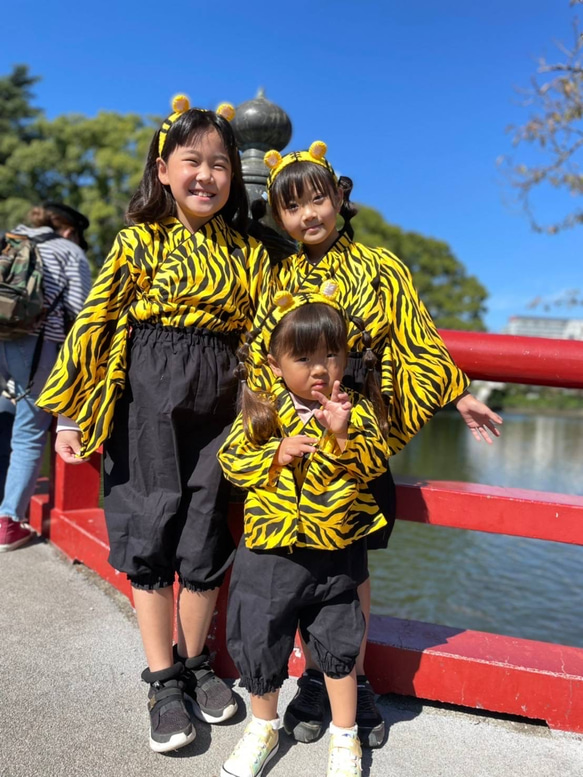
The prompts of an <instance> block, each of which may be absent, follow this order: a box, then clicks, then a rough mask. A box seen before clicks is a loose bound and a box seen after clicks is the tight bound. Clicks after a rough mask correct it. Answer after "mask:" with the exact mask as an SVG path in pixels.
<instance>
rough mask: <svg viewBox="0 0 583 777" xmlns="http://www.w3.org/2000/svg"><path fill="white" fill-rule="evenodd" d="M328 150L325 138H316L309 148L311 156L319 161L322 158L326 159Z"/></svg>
mask: <svg viewBox="0 0 583 777" xmlns="http://www.w3.org/2000/svg"><path fill="white" fill-rule="evenodd" d="M326 151H328V146H327V145H326V144H325V143H324V141H323V140H315V141H314V142H313V143H312V145H311V146H310V148H309V149H308V152H309V154H310V156H313V157H314V159H317V160H318V162H321V161H322V159H324V157H325V156H326Z"/></svg>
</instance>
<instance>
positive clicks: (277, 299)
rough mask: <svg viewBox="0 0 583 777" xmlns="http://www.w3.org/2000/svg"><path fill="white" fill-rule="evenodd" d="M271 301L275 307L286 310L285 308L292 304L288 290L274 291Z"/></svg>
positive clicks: (292, 299) (291, 295) (291, 297)
mask: <svg viewBox="0 0 583 777" xmlns="http://www.w3.org/2000/svg"><path fill="white" fill-rule="evenodd" d="M273 301H274V303H275V304H276V305H277V307H278V308H281V309H282V310H287V308H289V307H291V306H292V305H293V304H294V298H293V294H292V293H291V292H289V291H283V290H282V291H278V292H276V294H275V296H274V298H273Z"/></svg>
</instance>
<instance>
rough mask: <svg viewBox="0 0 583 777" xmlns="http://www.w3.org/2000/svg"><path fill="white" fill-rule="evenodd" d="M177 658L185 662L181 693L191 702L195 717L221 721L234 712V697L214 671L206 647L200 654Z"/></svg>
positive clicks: (208, 721) (208, 720)
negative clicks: (192, 656) (182, 691)
mask: <svg viewBox="0 0 583 777" xmlns="http://www.w3.org/2000/svg"><path fill="white" fill-rule="evenodd" d="M175 655H178V653H176V654H175ZM178 660H179V661H182V663H183V664H184V671H183V672H182V675H181V678H180V679H181V680H182V682H183V683H184V695H185V696H186V697H188V699H189V700H190V701H191V703H192V710H193V712H194V714H195V715H196V717H197V718H199V719H200V720H204V721H205V722H206V723H222V722H223V721H224V720H228V719H229V718H232V717H233V715H234V714H235V713H236V712H237V700H236V699H235V697H234V696H233V694H232V692H231V689H230V688H229V686H228V685H227V684H226V683H225V682H223V680H221V679H220V678H219V677H217V676H216V674H215V673H214V672H213V670H212V667H211V664H210V656H209V651H208V648H206V647H205V649H204V652H203V653H202V654H201V655H200V656H195V657H194V658H186V659H183V658H178Z"/></svg>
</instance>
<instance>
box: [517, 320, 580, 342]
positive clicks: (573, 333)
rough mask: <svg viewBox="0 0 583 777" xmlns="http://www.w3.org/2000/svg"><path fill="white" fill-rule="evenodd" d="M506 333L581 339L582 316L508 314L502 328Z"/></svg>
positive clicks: (523, 335) (559, 338) (560, 338)
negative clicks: (550, 316)
mask: <svg viewBox="0 0 583 777" xmlns="http://www.w3.org/2000/svg"><path fill="white" fill-rule="evenodd" d="M502 333H503V334H506V335H521V336H522V337H551V338H553V339H558V340H583V318H548V317H545V316H510V318H509V319H508V324H507V325H506V326H505V327H504V329H503V330H502Z"/></svg>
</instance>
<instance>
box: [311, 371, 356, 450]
mask: <svg viewBox="0 0 583 777" xmlns="http://www.w3.org/2000/svg"><path fill="white" fill-rule="evenodd" d="M312 393H313V396H314V399H317V400H318V402H319V403H320V404H321V405H322V407H321V409H320V410H315V411H314V415H315V416H316V418H317V419H318V421H319V422H320V423H321V424H322V426H323V427H324V428H325V429H328V431H329V432H331V433H332V434H335V435H336V436H337V437H338V436H344V435H346V432H347V431H348V421H349V420H350V411H351V410H352V404H351V402H350V399H349V397H348V394H346V393H345V392H344V391H340V381H339V380H335V381H334V385H333V386H332V393H331V394H330V396H329V397H326V396H325V395H324V394H321V393H320V392H319V391H313V392H312Z"/></svg>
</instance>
